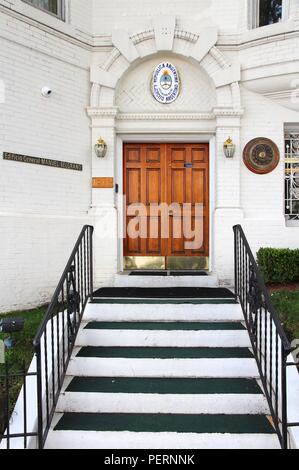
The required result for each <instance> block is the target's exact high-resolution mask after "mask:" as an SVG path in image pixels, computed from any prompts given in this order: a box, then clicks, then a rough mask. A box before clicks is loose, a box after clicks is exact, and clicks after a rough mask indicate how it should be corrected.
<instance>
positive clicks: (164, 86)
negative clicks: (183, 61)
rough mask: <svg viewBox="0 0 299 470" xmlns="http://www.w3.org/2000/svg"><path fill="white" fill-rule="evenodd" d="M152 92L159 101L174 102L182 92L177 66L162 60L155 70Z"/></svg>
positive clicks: (164, 102)
mask: <svg viewBox="0 0 299 470" xmlns="http://www.w3.org/2000/svg"><path fill="white" fill-rule="evenodd" d="M152 93H153V95H154V97H155V99H156V100H157V101H159V103H163V104H170V103H173V102H174V101H175V100H176V99H177V97H178V96H179V94H180V78H179V74H178V71H177V69H176V67H175V66H174V65H173V64H171V63H169V62H162V63H161V64H159V65H158V66H157V67H156V68H155V71H154V74H153V80H152Z"/></svg>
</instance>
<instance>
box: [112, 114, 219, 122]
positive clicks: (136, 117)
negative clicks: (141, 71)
mask: <svg viewBox="0 0 299 470" xmlns="http://www.w3.org/2000/svg"><path fill="white" fill-rule="evenodd" d="M117 119H118V120H119V121H163V120H165V121H200V120H213V119H215V115H214V114H213V113H173V114H171V113H168V114H164V113H156V114H151V113H148V114H146V113H142V114H141V113H119V114H118V115H117Z"/></svg>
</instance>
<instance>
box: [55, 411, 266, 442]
mask: <svg viewBox="0 0 299 470" xmlns="http://www.w3.org/2000/svg"><path fill="white" fill-rule="evenodd" d="M55 431H131V432H177V433H198V434H203V433H204V434H210V433H213V434H214V433H217V434H226V433H227V434H259V433H262V434H273V433H274V430H273V428H272V426H271V425H270V423H269V421H268V420H267V418H266V417H264V416H247V415H241V416H235V415H157V414H155V415H150V414H87V413H65V414H64V415H63V417H62V418H61V420H60V421H59V423H58V424H57V426H56V427H55ZM86 438H87V439H88V436H86Z"/></svg>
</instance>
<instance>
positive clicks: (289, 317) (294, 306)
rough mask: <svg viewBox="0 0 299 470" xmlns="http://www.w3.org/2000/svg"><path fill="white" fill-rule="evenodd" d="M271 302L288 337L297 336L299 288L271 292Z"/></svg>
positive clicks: (298, 336) (291, 338)
mask: <svg viewBox="0 0 299 470" xmlns="http://www.w3.org/2000/svg"><path fill="white" fill-rule="evenodd" d="M272 301H273V304H274V306H275V308H276V310H277V312H278V315H279V317H280V320H281V322H282V324H283V327H284V330H285V332H286V334H287V336H288V338H289V339H290V341H293V340H294V339H298V338H299V290H298V291H295V292H289V291H280V292H274V293H273V294H272Z"/></svg>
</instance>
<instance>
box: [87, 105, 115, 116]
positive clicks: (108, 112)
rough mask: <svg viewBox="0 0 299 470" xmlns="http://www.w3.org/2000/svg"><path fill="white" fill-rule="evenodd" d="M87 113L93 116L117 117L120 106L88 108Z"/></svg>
mask: <svg viewBox="0 0 299 470" xmlns="http://www.w3.org/2000/svg"><path fill="white" fill-rule="evenodd" d="M86 111H87V114H88V116H89V117H91V118H115V117H116V116H117V113H118V108H116V107H115V108H91V107H90V108H87V110H86Z"/></svg>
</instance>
